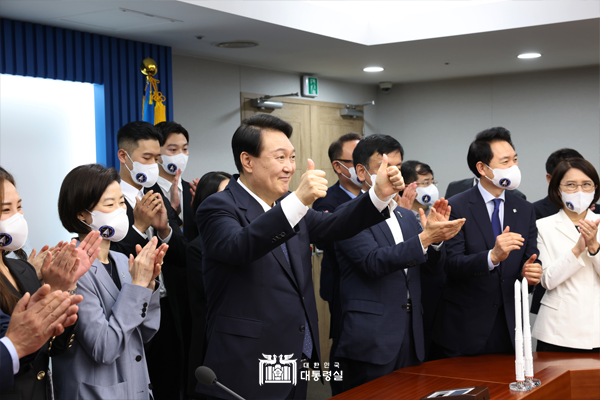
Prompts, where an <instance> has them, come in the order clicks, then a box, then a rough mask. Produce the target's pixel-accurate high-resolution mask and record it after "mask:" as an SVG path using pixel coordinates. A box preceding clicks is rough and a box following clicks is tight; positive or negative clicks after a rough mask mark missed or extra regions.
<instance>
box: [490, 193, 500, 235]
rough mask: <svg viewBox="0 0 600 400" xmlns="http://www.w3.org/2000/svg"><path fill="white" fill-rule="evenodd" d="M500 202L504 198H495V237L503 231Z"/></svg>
mask: <svg viewBox="0 0 600 400" xmlns="http://www.w3.org/2000/svg"><path fill="white" fill-rule="evenodd" d="M500 202H502V199H494V211H493V212H492V229H493V230H494V238H496V237H497V236H498V235H500V234H501V233H502V224H501V223H500Z"/></svg>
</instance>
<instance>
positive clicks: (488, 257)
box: [487, 250, 500, 271]
mask: <svg viewBox="0 0 600 400" xmlns="http://www.w3.org/2000/svg"><path fill="white" fill-rule="evenodd" d="M487 262H488V270H490V271H491V270H493V269H494V268H496V267H497V266H498V265H500V263H498V264H494V263H493V262H492V251H491V250H490V251H489V252H488V256H487Z"/></svg>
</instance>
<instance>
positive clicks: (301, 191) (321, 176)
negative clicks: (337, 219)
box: [296, 158, 327, 206]
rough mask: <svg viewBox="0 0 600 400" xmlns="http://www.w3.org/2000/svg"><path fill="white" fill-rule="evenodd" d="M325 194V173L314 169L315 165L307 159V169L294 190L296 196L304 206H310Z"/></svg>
mask: <svg viewBox="0 0 600 400" xmlns="http://www.w3.org/2000/svg"><path fill="white" fill-rule="evenodd" d="M326 194H327V179H325V171H321V170H319V169H315V163H314V162H313V160H311V159H310V158H309V159H308V169H307V170H306V172H305V173H304V174H303V175H302V178H301V179H300V185H299V186H298V189H296V196H298V199H299V200H300V201H301V202H302V204H304V205H305V206H310V205H311V204H312V203H314V201H315V200H316V199H318V198H320V197H325V195H326Z"/></svg>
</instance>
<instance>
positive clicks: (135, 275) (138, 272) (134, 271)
mask: <svg viewBox="0 0 600 400" xmlns="http://www.w3.org/2000/svg"><path fill="white" fill-rule="evenodd" d="M157 244H158V239H156V237H153V238H152V239H151V240H150V241H149V242H148V243H147V244H146V245H145V246H144V248H143V249H141V250H140V251H139V253H138V254H137V256H136V257H135V258H134V257H133V254H130V255H129V273H130V274H131V283H132V284H134V285H138V286H142V287H148V286H149V285H150V283H151V282H153V280H154V273H155V269H156V260H157V258H158V254H157V253H156V252H155V250H157V249H156V245H157ZM138 246H139V245H138ZM161 247H162V246H161ZM136 252H137V246H136ZM163 256H164V255H163ZM161 262H162V260H161Z"/></svg>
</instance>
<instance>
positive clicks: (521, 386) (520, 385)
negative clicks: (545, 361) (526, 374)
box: [508, 381, 531, 392]
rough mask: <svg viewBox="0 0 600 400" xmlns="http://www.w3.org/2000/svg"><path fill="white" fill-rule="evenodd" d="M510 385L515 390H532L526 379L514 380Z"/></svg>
mask: <svg viewBox="0 0 600 400" xmlns="http://www.w3.org/2000/svg"><path fill="white" fill-rule="evenodd" d="M508 387H509V388H510V390H512V391H514V392H528V391H530V390H531V386H530V385H528V384H526V383H525V382H524V381H517V382H513V383H511V384H509V385H508Z"/></svg>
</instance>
